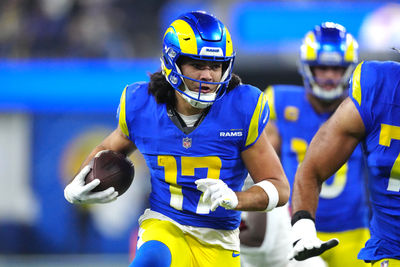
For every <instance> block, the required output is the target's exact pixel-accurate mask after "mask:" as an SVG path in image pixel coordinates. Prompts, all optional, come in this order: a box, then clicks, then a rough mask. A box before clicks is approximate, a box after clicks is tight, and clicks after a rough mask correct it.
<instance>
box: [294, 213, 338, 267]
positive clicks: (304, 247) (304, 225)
mask: <svg viewBox="0 0 400 267" xmlns="http://www.w3.org/2000/svg"><path fill="white" fill-rule="evenodd" d="M292 241H293V249H292V251H291V252H290V255H289V259H290V260H291V259H293V258H294V259H296V260H298V261H303V260H306V259H308V258H311V257H314V256H318V255H320V254H322V253H323V252H324V251H325V250H328V249H330V248H333V247H335V246H336V245H337V244H339V240H337V239H336V238H333V239H331V240H329V241H327V242H323V241H321V240H320V239H319V238H318V237H317V231H316V230H315V224H314V222H313V220H311V219H300V220H298V221H297V222H296V223H295V224H294V225H293V226H292Z"/></svg>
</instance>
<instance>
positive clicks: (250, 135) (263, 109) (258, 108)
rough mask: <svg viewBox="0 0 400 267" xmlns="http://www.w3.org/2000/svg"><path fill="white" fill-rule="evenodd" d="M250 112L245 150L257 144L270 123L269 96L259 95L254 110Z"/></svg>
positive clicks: (262, 93) (263, 93)
mask: <svg viewBox="0 0 400 267" xmlns="http://www.w3.org/2000/svg"><path fill="white" fill-rule="evenodd" d="M250 110H251V111H252V113H251V119H250V123H249V124H248V125H249V126H248V129H247V137H246V143H245V149H247V148H249V147H250V146H252V145H253V144H255V143H256V142H257V140H258V138H259V137H260V135H261V133H262V132H263V130H264V128H265V126H266V125H267V123H268V119H269V114H270V111H269V107H268V100H267V94H266V93H265V92H261V93H259V95H258V98H257V102H256V104H255V106H254V105H253V109H250Z"/></svg>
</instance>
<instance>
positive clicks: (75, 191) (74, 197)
mask: <svg viewBox="0 0 400 267" xmlns="http://www.w3.org/2000/svg"><path fill="white" fill-rule="evenodd" d="M90 169H91V167H90V166H89V165H88V166H85V167H84V168H83V169H82V170H81V171H80V172H79V173H78V174H77V175H76V176H75V178H74V180H72V182H71V183H70V184H69V185H67V186H66V187H65V189H64V197H65V199H66V200H68V202H70V203H72V204H92V203H107V202H111V201H114V200H116V199H117V196H118V192H117V191H115V189H114V187H110V188H107V189H106V190H103V191H100V192H91V190H92V189H93V188H95V187H96V186H98V185H99V184H100V180H99V179H94V180H93V181H91V182H90V183H88V184H86V185H85V178H86V175H87V174H88V173H89V171H90Z"/></svg>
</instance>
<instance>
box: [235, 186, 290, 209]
mask: <svg viewBox="0 0 400 267" xmlns="http://www.w3.org/2000/svg"><path fill="white" fill-rule="evenodd" d="M274 185H275V187H276V190H277V192H278V197H279V200H278V204H277V206H278V207H279V206H283V205H285V204H286V203H287V201H288V199H289V195H290V187H289V184H284V183H281V182H280V181H274ZM236 195H237V197H238V206H237V207H236V210H244V211H264V210H265V209H266V208H267V207H268V204H269V202H270V200H271V199H270V197H272V196H268V194H267V193H266V192H265V191H264V189H263V188H261V187H259V186H252V187H250V188H249V189H248V190H246V191H243V192H236Z"/></svg>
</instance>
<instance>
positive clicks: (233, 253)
mask: <svg viewBox="0 0 400 267" xmlns="http://www.w3.org/2000/svg"><path fill="white" fill-rule="evenodd" d="M237 256H240V253H235V251H234V252H232V257H234V258H236V257H237Z"/></svg>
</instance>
